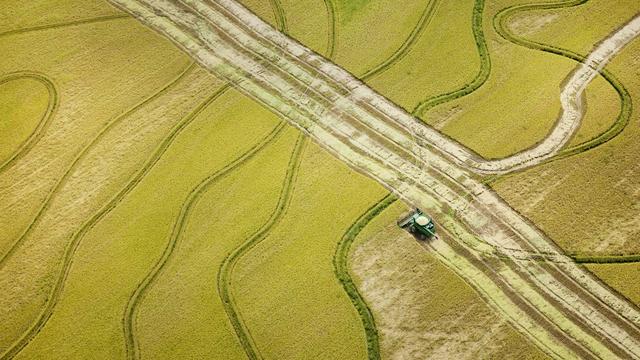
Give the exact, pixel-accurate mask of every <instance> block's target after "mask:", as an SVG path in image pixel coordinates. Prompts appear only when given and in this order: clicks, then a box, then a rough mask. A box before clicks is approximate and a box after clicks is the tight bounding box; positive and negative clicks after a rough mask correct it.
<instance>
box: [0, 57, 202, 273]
mask: <svg viewBox="0 0 640 360" xmlns="http://www.w3.org/2000/svg"><path fill="white" fill-rule="evenodd" d="M195 68H196V66H195V63H193V62H192V63H191V64H189V65H188V66H187V67H186V68H185V69H184V70H182V72H181V73H180V74H178V76H176V77H175V78H174V79H172V80H171V81H170V82H169V83H167V84H165V85H164V86H163V87H162V88H160V89H159V90H158V91H157V92H156V93H154V94H152V95H150V96H148V97H147V98H146V99H144V100H142V101H141V102H139V103H137V104H136V105H134V106H132V107H131V108H129V109H128V110H126V111H125V112H124V113H122V114H120V115H118V116H116V117H115V118H113V119H111V120H110V121H109V122H107V124H106V125H105V126H104V127H102V129H100V131H99V132H98V134H97V135H96V136H95V137H94V138H93V139H92V140H91V142H89V143H88V144H87V145H86V146H85V147H84V148H83V149H82V150H81V151H80V152H79V153H78V154H77V155H76V157H75V158H74V159H73V161H72V162H71V164H70V165H69V167H68V168H67V170H66V171H65V172H64V175H63V176H62V177H61V178H60V179H59V180H58V182H57V183H56V184H55V185H54V186H53V188H52V189H51V191H50V192H49V193H48V194H47V196H46V197H45V200H44V201H43V204H42V206H41V207H40V209H39V210H38V212H37V213H36V215H35V217H34V219H33V220H32V221H31V222H30V223H29V224H28V225H27V228H26V229H25V230H24V231H23V232H22V234H21V235H20V236H19V237H18V239H16V241H15V242H14V243H13V244H12V245H11V247H10V248H9V250H8V251H7V252H6V253H4V254H2V257H1V258H0V271H1V270H2V269H3V268H4V265H5V263H6V261H7V260H8V259H9V258H10V257H11V256H13V254H14V253H15V251H16V250H17V248H18V247H19V246H20V244H22V242H23V241H24V239H25V238H26V237H27V235H29V234H30V233H31V231H32V229H33V228H34V226H35V225H36V224H37V223H38V222H39V221H40V219H41V218H42V215H43V214H44V213H45V212H46V211H47V209H48V208H49V206H50V204H51V200H52V199H53V198H54V196H55V194H56V193H57V191H58V190H59V189H61V188H62V186H63V185H64V184H65V182H66V181H67V179H69V177H70V176H71V174H72V173H73V170H75V168H76V166H77V164H78V163H79V162H80V160H81V159H82V158H83V157H84V155H85V154H87V153H88V152H89V150H91V149H92V148H93V147H94V146H96V145H97V144H98V142H99V140H100V139H101V138H102V137H103V136H104V135H105V134H106V133H107V132H108V131H109V130H110V129H111V128H113V127H114V126H115V125H117V124H118V123H120V122H121V121H122V120H124V119H126V118H127V116H129V115H131V114H132V113H134V112H135V111H136V110H138V109H139V108H141V107H142V106H144V105H146V104H148V103H150V102H151V101H153V100H154V99H155V98H157V97H159V96H160V95H162V94H164V93H166V92H167V91H168V90H169V89H171V88H172V87H173V86H175V85H176V84H177V83H178V82H179V81H180V80H181V79H182V78H184V77H185V76H186V75H188V74H189V73H190V72H191V71H193V69H195Z"/></svg>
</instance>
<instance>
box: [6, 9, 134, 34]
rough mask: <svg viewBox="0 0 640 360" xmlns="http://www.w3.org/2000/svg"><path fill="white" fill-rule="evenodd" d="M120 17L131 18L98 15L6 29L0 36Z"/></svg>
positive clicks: (119, 18)
mask: <svg viewBox="0 0 640 360" xmlns="http://www.w3.org/2000/svg"><path fill="white" fill-rule="evenodd" d="M122 19H131V16H129V15H127V14H120V15H106V16H98V17H94V18H90V19H80V20H71V21H66V22H61V23H55V24H48V25H39V26H31V27H27V28H22V29H15V30H8V31H4V32H1V33H0V38H1V37H4V36H9V35H16V34H24V33H27V32H32V31H41V30H49V29H56V28H61V27H68V26H77V25H85V24H93V23H99V22H105V21H112V20H122Z"/></svg>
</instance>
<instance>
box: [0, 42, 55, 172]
mask: <svg viewBox="0 0 640 360" xmlns="http://www.w3.org/2000/svg"><path fill="white" fill-rule="evenodd" d="M1 36H2V34H0V37H1ZM19 79H31V80H35V81H37V82H39V83H41V84H42V85H44V86H45V87H46V88H47V92H48V94H49V102H48V104H47V109H46V110H45V112H44V114H42V117H41V118H40V120H39V121H38V124H37V125H36V127H35V129H34V130H33V132H31V134H30V135H29V136H28V137H27V138H26V139H25V140H24V141H23V142H22V143H21V144H20V145H19V146H18V147H17V148H16V150H15V151H14V152H13V153H11V154H10V155H9V156H8V157H7V159H6V160H4V161H2V160H0V161H2V162H0V174H2V173H3V172H4V171H5V170H6V169H7V168H8V167H10V166H11V165H12V164H13V163H14V162H15V161H17V160H18V159H20V158H21V157H22V156H24V155H25V154H26V153H28V152H29V150H31V148H33V145H35V143H36V142H38V140H40V138H41V137H42V135H43V134H44V132H45V131H46V130H47V128H48V127H49V124H50V123H51V119H52V118H53V117H54V116H55V113H56V110H57V109H58V105H59V103H60V97H59V96H58V90H56V86H55V84H54V83H53V81H51V79H49V78H48V77H47V76H46V75H44V74H41V73H38V72H35V71H19V72H14V73H10V74H7V75H5V76H3V77H2V78H0V85H2V84H5V83H7V82H10V81H13V80H19Z"/></svg>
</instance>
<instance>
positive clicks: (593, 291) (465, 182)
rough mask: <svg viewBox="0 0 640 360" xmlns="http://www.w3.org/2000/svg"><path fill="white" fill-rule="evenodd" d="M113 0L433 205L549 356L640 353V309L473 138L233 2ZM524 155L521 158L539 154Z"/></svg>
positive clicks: (576, 85) (456, 248) (454, 245)
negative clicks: (522, 197)
mask: <svg viewBox="0 0 640 360" xmlns="http://www.w3.org/2000/svg"><path fill="white" fill-rule="evenodd" d="M112 2H113V3H115V4H117V5H118V6H120V7H122V8H123V9H125V10H126V11H128V12H130V13H131V14H133V15H134V16H136V17H137V18H138V19H139V20H140V21H142V22H143V23H145V24H147V25H148V26H150V27H152V28H154V29H156V30H157V31H159V32H160V33H162V34H164V35H165V36H167V37H168V38H169V39H171V40H172V41H174V42H175V43H176V44H178V45H179V46H180V47H182V48H183V49H184V50H185V51H186V52H187V53H189V54H190V55H191V56H192V57H193V58H194V59H195V60H196V61H198V62H199V63H200V64H201V65H202V66H203V67H205V68H207V69H208V70H210V71H211V72H213V73H214V74H216V75H218V76H221V77H223V78H226V79H227V80H229V81H231V82H232V83H234V84H235V86H236V88H237V89H238V90H239V91H242V92H243V93H245V94H246V95H248V96H251V97H252V98H254V99H255V100H257V101H259V102H260V103H262V104H264V105H265V106H267V107H268V108H270V109H271V110H272V111H274V112H276V113H278V114H280V115H281V116H282V117H283V118H285V119H287V120H288V121H289V122H290V123H291V124H292V125H293V126H296V127H298V128H299V129H301V130H302V131H304V132H305V133H307V134H308V135H309V136H310V137H311V138H312V139H314V141H316V142H317V143H318V144H320V145H321V146H323V147H325V148H326V149H327V150H328V151H329V152H331V153H332V154H333V155H334V156H336V157H337V158H339V159H341V160H343V161H344V162H346V163H347V164H349V165H350V166H351V167H353V168H354V169H356V170H358V171H360V172H362V173H364V174H366V175H367V176H369V177H371V178H373V179H375V180H377V181H379V182H380V183H381V184H383V185H384V186H386V187H388V188H389V189H390V190H392V191H393V192H394V193H396V194H397V195H398V196H399V197H401V198H402V199H404V200H405V201H407V202H408V203H410V204H412V205H415V206H420V207H421V208H425V209H427V210H428V211H429V213H431V214H433V216H434V218H435V219H436V221H437V222H438V225H439V227H440V228H441V234H442V236H440V237H439V238H438V239H436V240H434V241H432V242H430V243H429V245H428V246H429V247H431V248H432V249H433V250H434V251H435V252H436V254H437V256H438V257H439V258H440V259H441V260H442V261H443V262H444V263H445V264H446V265H447V266H449V267H450V268H451V269H453V270H454V271H456V272H457V273H458V274H459V275H460V276H461V277H463V278H464V279H466V280H467V281H468V282H469V283H470V284H471V285H472V286H474V287H475V288H476V289H477V290H478V292H479V293H481V294H482V295H483V296H484V297H485V299H486V300H487V301H488V302H489V304H491V305H492V306H493V307H494V308H495V309H496V310H498V311H500V312H501V313H503V314H504V316H505V317H506V318H507V319H509V321H510V322H511V323H512V324H513V325H514V326H515V327H516V328H517V329H519V330H520V331H521V332H522V333H524V334H526V335H527V336H529V337H530V339H531V340H532V341H534V342H535V343H536V344H537V345H539V346H540V348H541V349H543V350H544V351H546V352H547V353H548V354H549V355H551V356H553V357H556V358H578V357H580V358H640V329H639V326H640V311H639V310H638V309H637V308H636V307H634V306H633V305H631V304H629V303H628V302H627V301H625V300H624V299H622V298H619V297H618V296H617V295H616V294H615V293H613V292H611V291H610V290H609V289H608V288H607V287H606V286H604V285H603V284H601V283H600V282H599V281H597V280H596V279H594V278H593V277H592V276H591V275H590V273H588V272H586V271H584V270H583V269H582V268H581V267H579V266H577V265H576V264H574V263H573V262H572V260H571V259H569V258H568V257H566V256H564V255H563V254H562V251H561V250H560V249H558V248H557V247H556V246H555V245H554V243H553V242H552V241H551V240H550V239H547V238H546V237H545V236H544V235H543V234H542V233H541V232H540V231H539V230H538V229H537V228H536V227H535V226H534V225H533V224H531V223H529V222H528V221H526V220H525V219H523V218H522V217H521V216H520V215H519V214H518V213H516V212H515V211H514V210H513V209H511V208H510V207H509V206H508V205H507V204H506V203H505V202H504V201H503V200H502V199H500V198H499V197H498V196H497V195H496V194H495V193H494V192H492V191H491V190H490V189H489V188H487V187H486V186H484V185H483V184H481V183H480V182H479V181H478V180H477V176H476V175H475V174H474V173H473V172H471V171H469V169H470V168H472V169H475V168H477V166H474V159H475V155H473V154H472V153H470V152H469V151H468V150H467V149H466V148H464V147H462V146H461V145H459V144H457V143H455V142H453V141H451V140H450V139H448V138H446V137H445V136H443V135H441V134H440V133H438V132H437V131H436V130H434V129H432V128H430V127H426V126H424V125H422V124H421V123H419V122H418V120H417V119H415V118H413V117H411V115H409V114H407V113H406V112H405V111H403V110H402V109H401V108H399V107H398V106H396V105H395V104H393V103H391V102H390V101H389V100H387V99H385V98H384V97H382V96H381V95H379V94H377V93H375V92H374V91H373V90H372V89H371V88H369V87H368V86H366V85H365V84H363V83H362V82H361V81H359V80H358V79H356V78H354V77H353V76H351V75H350V74H349V73H347V72H346V71H344V70H343V69H341V68H339V67H338V66H337V65H335V64H333V63H332V62H330V61H329V60H327V59H325V58H323V57H321V56H319V55H317V54H315V53H313V52H312V51H311V50H309V49H307V48H306V47H304V46H303V45H301V44H299V43H297V42H296V41H295V40H292V39H290V38H288V37H287V36H285V35H283V34H281V33H279V32H278V31H276V30H275V29H273V28H272V27H271V26H269V25H268V24H266V23H264V22H263V21H262V20H260V19H259V18H257V17H256V16H254V15H253V14H252V13H250V12H249V11H247V10H246V9H245V8H243V7H242V6H241V5H239V4H238V3H236V2H235V1H232V0H218V1H215V2H208V1H207V2H205V1H197V0H183V1H169V0H156V1H151V0H147V1H135V0H112ZM635 21H636V20H634V21H633V22H632V23H633V24H635ZM633 26H637V24H636V25H633ZM634 29H635V27H634ZM614 37H615V35H614ZM623 38H625V39H627V38H628V37H626V36H625V37H623ZM616 39H617V38H616ZM605 53H606V54H609V52H608V50H607V51H603V54H605ZM606 54H605V55H606ZM606 59H607V56H594V57H593V62H588V63H587V64H588V65H585V66H584V67H585V69H582V68H581V69H579V70H578V71H577V72H576V73H575V74H578V75H576V76H578V78H577V79H576V80H575V81H572V82H570V83H572V84H573V85H572V87H571V90H569V92H570V93H573V94H577V95H576V96H579V93H580V92H581V91H582V90H581V89H583V87H584V86H586V83H588V81H590V80H589V78H591V77H592V76H595V71H596V70H594V66H595V67H596V69H597V66H599V65H594V64H603V63H604V62H605V61H606ZM598 61H599V62H598ZM589 69H591V70H589ZM241 80H242V81H241ZM568 99H569V102H570V101H571V97H570V96H569V97H568ZM574 100H575V99H574ZM567 119H569V120H570V119H574V117H568V118H567ZM569 120H567V123H570V122H571V121H569ZM559 123H560V122H559ZM561 133H562V134H564V133H566V132H565V131H564V130H563V131H562V132H561ZM562 134H561V135H562ZM564 137H566V136H565V135H562V136H558V138H559V139H560V140H561V139H562V138H564ZM416 139H418V140H419V141H418V142H419V143H420V144H418V143H417V141H416ZM556 142H557V141H556V140H554V141H550V142H549V144H550V145H549V146H547V145H544V144H545V142H542V143H541V146H542V145H544V147H543V148H541V150H538V151H540V153H543V154H544V153H546V152H547V151H550V153H552V152H553V151H556V150H557V148H559V147H561V146H562V145H559V146H558V145H553V144H555V143H556ZM565 142H566V140H565ZM527 156H529V155H522V159H524V160H523V161H533V162H535V161H536V160H535V159H537V158H539V157H535V159H534V160H527V158H528V157H527ZM543 156H544V155H543ZM478 161H481V160H478ZM511 163H513V160H510V161H508V162H505V163H501V165H500V164H498V165H491V166H490V170H491V171H488V172H501V171H508V170H509V169H510V168H509V166H510V165H509V164H511ZM515 163H518V162H517V161H516V162H515ZM515 163H514V164H515ZM515 166H518V165H517V164H516V165H514V167H515ZM495 169H498V170H495ZM480 172H485V171H484V170H482V169H480Z"/></svg>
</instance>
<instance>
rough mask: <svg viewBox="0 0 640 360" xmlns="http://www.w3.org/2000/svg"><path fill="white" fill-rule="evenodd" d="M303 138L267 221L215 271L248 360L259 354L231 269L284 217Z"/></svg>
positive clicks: (222, 299)
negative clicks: (236, 296)
mask: <svg viewBox="0 0 640 360" xmlns="http://www.w3.org/2000/svg"><path fill="white" fill-rule="evenodd" d="M307 139H308V138H307V137H306V135H305V134H303V133H300V135H298V140H297V141H296V145H295V147H294V149H293V152H292V154H291V159H290V160H289V166H288V169H287V174H286V176H285V179H284V182H283V184H282V188H281V191H280V196H279V198H278V203H277V205H276V207H275V208H274V209H273V211H272V213H271V215H270V216H269V219H267V221H266V222H265V223H264V224H262V225H261V226H260V228H259V229H258V230H257V231H256V232H254V233H253V234H252V235H251V236H249V237H248V238H247V239H245V241H244V242H242V243H241V245H240V246H238V247H236V248H235V249H234V250H232V251H231V252H230V253H229V254H227V256H226V257H225V258H224V260H223V261H222V263H221V264H220V268H219V270H218V295H219V296H220V300H221V301H222V306H223V307H224V310H225V312H226V313H227V317H228V319H229V322H230V323H231V325H232V326H233V329H234V331H235V333H236V337H237V338H238V341H239V342H240V345H242V348H243V349H244V351H245V354H246V355H247V357H248V358H249V359H251V360H254V359H260V358H262V357H261V356H260V352H259V350H258V347H257V346H256V344H255V341H254V340H253V338H252V337H251V333H250V331H249V328H248V327H247V326H246V325H245V324H244V321H243V320H242V315H241V314H240V311H239V310H238V306H237V304H236V302H235V300H234V298H233V290H232V280H233V279H232V276H233V270H234V269H235V266H236V265H237V263H238V261H239V260H240V259H241V258H242V257H244V256H245V255H246V254H248V253H249V252H250V251H251V249H253V248H254V247H255V246H256V245H258V244H259V243H260V242H262V241H263V240H264V239H266V238H267V236H268V235H269V234H270V232H271V230H272V229H273V228H274V227H275V226H276V225H277V224H278V223H280V221H281V220H282V218H284V216H285V215H286V213H287V210H288V208H289V205H290V204H291V198H292V197H293V192H294V189H295V183H296V179H297V177H298V172H299V168H300V162H301V160H302V155H303V153H304V148H305V145H306V143H307Z"/></svg>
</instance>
